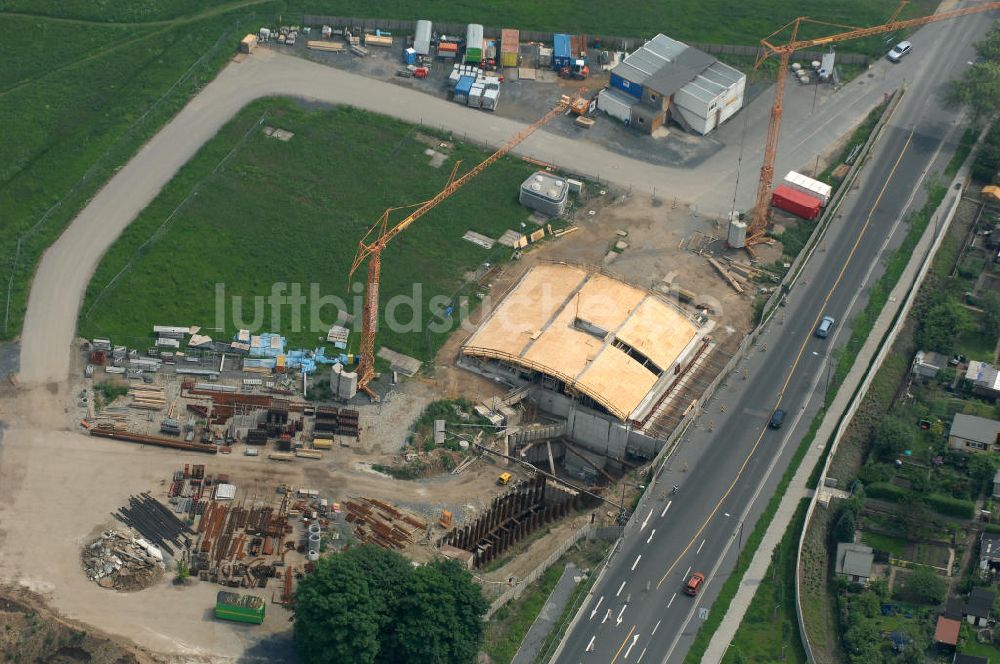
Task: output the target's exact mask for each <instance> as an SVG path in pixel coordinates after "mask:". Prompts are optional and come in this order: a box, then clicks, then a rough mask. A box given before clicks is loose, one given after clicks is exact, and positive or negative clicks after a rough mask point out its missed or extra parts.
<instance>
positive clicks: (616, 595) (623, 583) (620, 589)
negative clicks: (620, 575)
mask: <svg viewBox="0 0 1000 664" xmlns="http://www.w3.org/2000/svg"><path fill="white" fill-rule="evenodd" d="M624 588H625V582H624V581H622V584H621V585H620V586H618V592H616V593H615V597H618V596H619V595H621V594H622V590H623V589H624Z"/></svg>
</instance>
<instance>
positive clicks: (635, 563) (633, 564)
mask: <svg viewBox="0 0 1000 664" xmlns="http://www.w3.org/2000/svg"><path fill="white" fill-rule="evenodd" d="M639 558H642V554H641V553H640V554H639V555H638V556H637V557H636V559H635V562H634V563H632V571H633V572H634V571H635V566H636V565H638V564H639Z"/></svg>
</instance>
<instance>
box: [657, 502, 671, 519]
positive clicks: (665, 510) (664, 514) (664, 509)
mask: <svg viewBox="0 0 1000 664" xmlns="http://www.w3.org/2000/svg"><path fill="white" fill-rule="evenodd" d="M673 504H674V501H672V500H671V501H670V502H669V503H667V506H666V507H664V508H663V511H662V512H660V518H661V519H662V518H663V517H665V516H666V515H667V510H668V509H670V506H671V505H673Z"/></svg>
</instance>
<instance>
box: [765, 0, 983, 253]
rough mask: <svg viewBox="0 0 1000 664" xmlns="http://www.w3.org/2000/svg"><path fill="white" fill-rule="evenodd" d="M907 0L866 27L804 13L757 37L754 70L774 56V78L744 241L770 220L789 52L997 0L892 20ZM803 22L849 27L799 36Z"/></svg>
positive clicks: (942, 17) (943, 17)
mask: <svg viewBox="0 0 1000 664" xmlns="http://www.w3.org/2000/svg"><path fill="white" fill-rule="evenodd" d="M907 1H908V0H903V2H902V3H901V4H900V6H899V8H898V9H897V10H896V12H895V13H894V14H893V15H892V19H891V20H890V21H889V22H888V23H883V24H882V25H876V26H872V27H870V28H855V27H852V26H848V25H837V24H834V23H825V22H823V21H814V20H812V19H810V18H809V17H807V16H800V17H799V18H797V19H795V20H794V21H791V22H790V23H788V24H786V25H784V26H782V27H781V28H780V29H778V30H776V31H774V32H773V33H771V34H770V35H768V36H767V37H765V38H764V39H761V40H760V46H761V50H760V52H759V53H758V56H757V61H756V63H755V64H754V70H756V69H758V68H759V67H760V66H761V64H763V62H764V61H765V60H767V59H768V58H770V57H772V56H777V57H778V79H777V82H776V83H775V86H774V103H773V104H772V105H771V121H770V124H769V125H768V128H767V142H766V143H765V144H764V163H763V164H762V165H761V167H760V180H759V182H758V183H757V201H756V203H755V204H754V210H753V220H752V222H751V224H750V226H749V227H748V228H747V235H746V244H747V245H748V246H752V245H754V244H757V243H759V242H761V241H762V240H763V238H764V233H765V232H766V231H767V226H768V222H769V221H770V219H771V183H772V181H773V180H774V159H775V156H776V155H777V152H778V137H779V135H780V133H781V114H782V98H783V97H784V94H785V79H786V78H787V77H788V65H789V62H790V61H791V57H792V53H794V52H795V51H799V50H801V49H805V48H815V47H817V46H826V45H827V44H835V43H837V42H842V41H848V40H851V39H861V38H862V37H870V36H872V35H882V34H886V33H888V32H895V31H897V30H906V29H908V28H915V27H919V26H921V25H927V24H928V23H936V22H938V21H947V20H949V19H953V18H959V17H960V16H968V15H969V14H978V13H981V12H987V11H990V10H992V9H1000V2H985V3H983V4H981V5H975V6H972V7H965V8H963V9H953V10H951V11H945V12H941V13H939V14H932V15H931V16H922V17H920V18H911V19H907V20H904V21H900V20H896V17H897V16H899V13H900V11H902V9H903V7H904V6H905V5H906V4H907ZM803 23H810V24H818V25H829V26H832V27H837V28H850V29H849V30H847V31H846V32H840V33H837V34H833V35H829V36H827V37H817V38H815V39H799V29H800V28H801V26H802V24H803ZM788 31H790V33H791V35H790V37H789V41H787V42H786V43H784V44H779V43H775V42H777V41H778V39H777V38H778V36H779V35H781V34H783V33H786V32H788Z"/></svg>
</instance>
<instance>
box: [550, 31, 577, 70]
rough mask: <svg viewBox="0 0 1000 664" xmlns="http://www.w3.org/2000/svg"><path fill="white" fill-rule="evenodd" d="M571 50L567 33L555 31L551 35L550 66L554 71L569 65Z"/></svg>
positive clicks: (571, 55) (571, 56)
mask: <svg viewBox="0 0 1000 664" xmlns="http://www.w3.org/2000/svg"><path fill="white" fill-rule="evenodd" d="M572 59H573V52H572V50H571V47H570V44H569V35H567V34H561V33H557V34H555V35H553V36H552V68H553V69H555V70H556V71H558V70H560V69H562V68H563V67H569V66H570V62H571V61H572Z"/></svg>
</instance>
